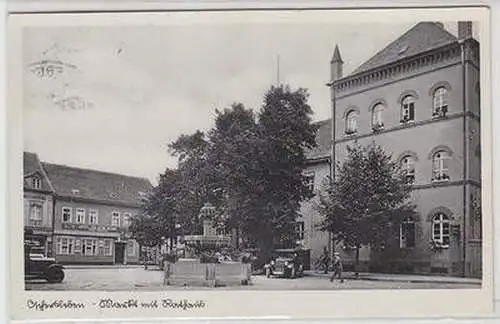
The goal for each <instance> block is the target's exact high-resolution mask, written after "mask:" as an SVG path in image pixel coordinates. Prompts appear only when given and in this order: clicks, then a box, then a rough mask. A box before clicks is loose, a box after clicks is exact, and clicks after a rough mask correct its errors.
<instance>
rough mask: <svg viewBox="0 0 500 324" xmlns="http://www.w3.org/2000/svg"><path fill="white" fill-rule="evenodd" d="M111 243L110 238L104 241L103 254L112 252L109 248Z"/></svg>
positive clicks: (107, 254) (106, 254) (108, 254)
mask: <svg viewBox="0 0 500 324" xmlns="http://www.w3.org/2000/svg"><path fill="white" fill-rule="evenodd" d="M112 244H113V241H112V240H105V241H104V255H105V256H111V255H112V254H113V250H112V249H111V245H112Z"/></svg>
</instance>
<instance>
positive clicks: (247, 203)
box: [207, 103, 262, 244]
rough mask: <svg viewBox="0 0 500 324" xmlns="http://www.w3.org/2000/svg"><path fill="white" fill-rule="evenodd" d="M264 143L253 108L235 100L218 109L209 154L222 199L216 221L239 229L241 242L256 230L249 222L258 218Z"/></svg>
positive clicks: (230, 227) (228, 227)
mask: <svg viewBox="0 0 500 324" xmlns="http://www.w3.org/2000/svg"><path fill="white" fill-rule="evenodd" d="M261 142H262V141H261V138H260V136H259V134H258V133H257V124H256V120H255V114H254V113H253V111H252V110H250V109H246V108H245V107H244V106H243V105H242V104H240V103H235V104H233V105H232V106H231V107H230V108H226V109H224V110H223V111H219V110H217V111H216V120H215V127H214V128H213V129H212V130H211V131H210V133H209V143H210V144H209V149H208V153H207V159H208V162H209V169H210V170H211V171H212V173H213V176H214V178H213V181H214V182H215V184H216V187H217V188H216V189H215V190H216V191H217V192H218V193H219V194H220V197H221V200H222V201H221V204H220V208H219V213H218V216H219V218H218V219H216V221H217V223H218V224H220V225H222V226H223V227H225V228H226V229H235V230H236V234H237V238H236V241H237V242H238V244H239V239H240V236H241V235H242V234H243V237H242V238H243V240H244V241H247V240H248V238H249V236H252V235H251V234H250V233H252V231H254V229H253V228H252V227H251V226H249V225H250V223H251V220H252V218H255V217H256V216H255V207H254V206H253V205H255V204H256V202H257V201H258V199H259V195H258V193H259V187H258V184H259V182H260V181H261V178H262V171H261V163H260V158H259V154H261V149H260V148H261V147H262V144H261Z"/></svg>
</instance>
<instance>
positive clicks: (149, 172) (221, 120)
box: [11, 12, 491, 298]
mask: <svg viewBox="0 0 500 324" xmlns="http://www.w3.org/2000/svg"><path fill="white" fill-rule="evenodd" d="M192 14H193V15H196V14H197V13H192ZM176 15H178V14H177V13H175V12H172V13H169V14H166V15H165V16H164V20H165V21H167V22H168V21H169V19H170V20H172V19H173V20H175V21H176V22H177V23H167V24H155V23H147V22H146V21H147V19H144V22H143V23H141V24H128V25H127V24H120V25H118V24H116V25H114V24H111V23H102V21H105V20H102V19H101V20H100V22H101V23H96V24H92V23H85V24H82V23H81V22H80V23H75V24H74V25H72V24H70V23H64V24H61V25H57V24H54V25H51V24H46V23H45V24H40V25H36V24H31V25H28V26H23V28H22V39H19V40H18V42H19V43H20V48H22V51H21V52H20V53H18V56H19V57H18V61H19V62H20V65H19V67H20V68H21V69H22V70H21V71H15V73H18V74H19V75H20V76H19V78H20V79H22V88H21V89H19V94H20V100H19V101H20V102H22V104H21V106H20V109H21V113H20V114H22V117H21V122H22V129H21V130H20V131H19V132H18V133H19V134H22V140H21V141H20V142H21V143H22V147H21V148H20V150H19V156H21V155H22V180H21V179H19V181H20V182H22V193H23V198H22V208H20V209H19V212H20V214H19V215H11V217H16V218H18V219H19V220H20V222H22V229H19V230H18V232H17V234H16V238H15V239H16V240H19V239H20V238H22V241H23V251H12V252H13V253H17V254H19V255H24V258H23V271H24V278H23V286H24V290H25V291H26V292H40V293H43V292H47V291H50V292H53V293H55V292H80V291H81V292H85V293H90V292H128V293H130V292H133V293H141V292H177V293H182V292H186V293H189V292H193V291H198V292H207V293H208V292H215V291H217V292H226V293H227V292H232V291H270V292H271V291H273V292H277V293H281V294H287V291H294V292H295V293H297V294H300V293H301V292H304V291H321V292H324V293H326V292H329V291H331V292H336V293H347V292H348V291H358V292H359V291H380V290H382V291H391V290H398V291H405V290H415V291H431V290H448V291H454V290H466V291H480V290H481V288H484V283H485V282H484V278H485V277H484V275H485V268H484V266H485V262H484V255H485V254H484V249H483V247H484V244H485V241H484V240H485V237H486V236H485V235H484V231H485V226H484V219H490V218H491V215H490V213H491V211H490V209H489V207H486V208H485V207H484V206H483V202H482V201H483V199H484V197H485V190H490V189H489V186H488V187H486V189H485V187H484V183H483V181H484V180H483V179H485V170H484V165H485V163H484V161H482V157H483V158H484V156H485V153H484V152H485V149H484V145H482V142H483V140H484V139H483V136H484V134H487V136H489V135H488V133H485V132H484V130H483V120H484V119H483V118H482V117H484V116H481V115H482V113H483V114H484V113H485V112H486V113H489V111H488V110H485V109H484V107H483V105H484V103H482V100H481V98H484V97H482V95H481V94H482V91H483V88H484V87H483V85H482V84H481V81H482V80H484V78H483V77H482V73H483V69H484V65H483V64H484V63H483V62H482V58H483V56H482V55H481V50H482V46H483V41H484V39H485V38H484V35H482V34H481V31H484V30H485V29H484V28H482V24H483V22H482V21H479V20H474V19H470V18H467V17H466V16H464V17H465V18H463V19H455V18H454V17H453V16H451V17H450V18H448V17H447V16H446V15H442V16H441V19H439V18H437V19H426V18H425V17H424V15H423V16H422V17H423V19H420V18H419V16H418V15H415V16H413V17H408V18H407V19H394V20H391V19H386V20H381V19H375V20H374V21H373V22H371V21H366V20H362V19H360V20H355V19H353V20H352V21H349V20H348V19H343V20H339V22H336V21H335V19H332V20H331V21H329V22H326V20H325V19H319V20H317V21H316V20H314V19H311V20H308V21H307V23H304V22H303V20H301V19H297V20H296V19H295V18H294V17H295V16H294V15H296V16H298V17H300V16H301V15H304V13H302V12H291V13H290V16H287V15H286V14H285V15H284V18H283V17H281V18H279V19H275V20H273V19H262V22H259V19H256V20H255V21H253V20H246V19H239V18H238V17H239V16H238V15H236V14H235V15H234V17H233V19H230V21H229V22H226V23H214V22H213V21H218V19H219V18H220V16H222V15H223V14H222V13H220V14H219V15H217V14H214V18H213V21H211V20H212V18H204V19H201V20H199V21H197V19H196V16H191V17H190V19H189V23H181V22H179V21H181V19H180V18H179V19H178V20H176V19H177V18H176ZM179 15H180V14H179ZM255 15H256V16H258V15H257V14H255ZM242 17H244V16H243V15H242ZM353 17H354V16H353ZM433 17H439V16H433ZM155 21H157V20H155ZM483 27H484V26H483ZM487 86H489V85H487ZM488 118H489V117H488V115H487V116H486V119H488ZM487 156H489V155H487ZM488 163H489V162H488ZM488 170H489V169H488ZM488 170H487V171H488ZM488 172H489V171H488ZM488 181H489V179H488ZM487 196H488V197H489V194H487ZM488 199H490V198H488ZM485 209H486V212H485ZM488 224H489V223H488ZM487 237H489V236H487ZM12 239H14V238H12ZM488 280H489V279H488ZM304 298H308V297H304Z"/></svg>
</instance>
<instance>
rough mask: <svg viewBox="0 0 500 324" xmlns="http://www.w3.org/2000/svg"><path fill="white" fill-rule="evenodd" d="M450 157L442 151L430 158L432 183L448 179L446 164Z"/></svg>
mask: <svg viewBox="0 0 500 324" xmlns="http://www.w3.org/2000/svg"><path fill="white" fill-rule="evenodd" d="M449 160H450V155H449V154H448V152H446V151H444V150H442V151H438V152H436V153H434V155H433V156H432V181H446V180H449V179H450V176H449V174H448V163H449Z"/></svg>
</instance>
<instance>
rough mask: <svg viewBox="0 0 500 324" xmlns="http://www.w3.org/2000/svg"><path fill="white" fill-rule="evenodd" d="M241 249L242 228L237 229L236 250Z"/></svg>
mask: <svg viewBox="0 0 500 324" xmlns="http://www.w3.org/2000/svg"><path fill="white" fill-rule="evenodd" d="M239 249H240V227H239V226H238V227H236V250H239Z"/></svg>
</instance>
